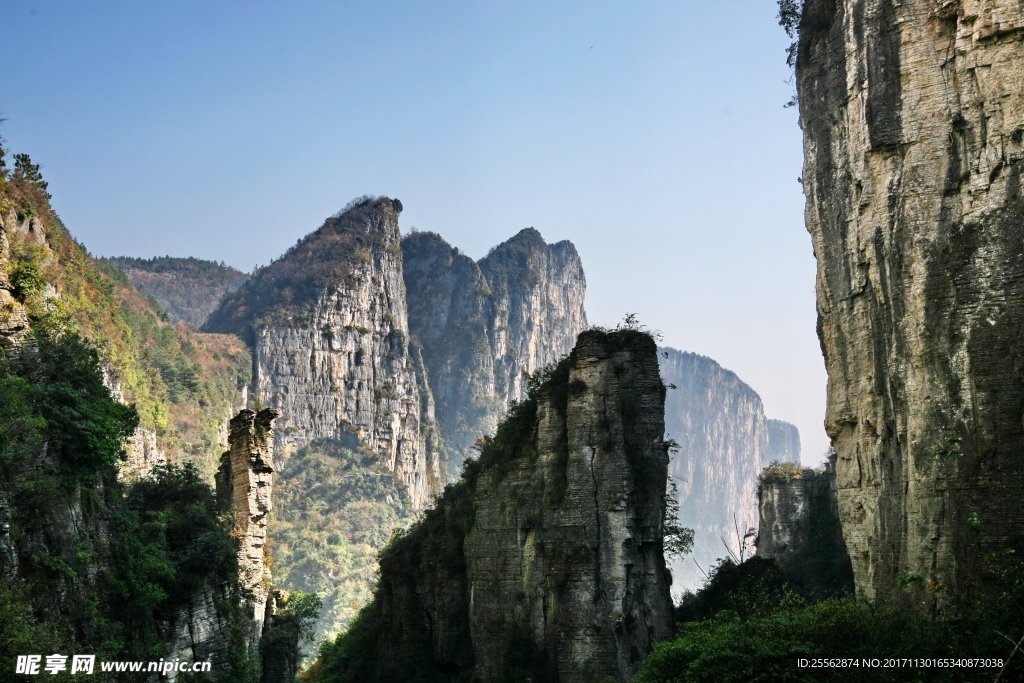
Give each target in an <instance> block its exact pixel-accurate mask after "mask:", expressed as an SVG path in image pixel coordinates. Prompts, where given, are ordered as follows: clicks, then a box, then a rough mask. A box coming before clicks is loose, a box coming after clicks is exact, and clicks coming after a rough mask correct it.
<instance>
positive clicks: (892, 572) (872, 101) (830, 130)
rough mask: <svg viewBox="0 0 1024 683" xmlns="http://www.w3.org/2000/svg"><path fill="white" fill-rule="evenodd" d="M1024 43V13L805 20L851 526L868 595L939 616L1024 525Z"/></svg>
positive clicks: (816, 202) (979, 9)
mask: <svg viewBox="0 0 1024 683" xmlns="http://www.w3.org/2000/svg"><path fill="white" fill-rule="evenodd" d="M1022 33H1024V7H1022V5H1021V4H1020V3H1019V2H1016V0H946V1H943V2H936V1H933V0H903V1H901V2H893V1H892V0H856V1H855V0H841V1H839V2H831V1H828V2H826V1H825V0H808V2H807V3H806V5H805V8H804V16H803V20H802V21H801V31H800V42H799V51H798V60H797V84H798V93H799V104H800V125H801V128H802V129H803V134H804V172H803V187H804V192H805V194H806V199H807V205H806V212H805V216H806V223H807V228H808V230H809V232H810V233H811V238H812V243H813V247H814V253H815V256H816V257H817V261H818V274H817V297H818V313H819V335H820V338H821V344H822V349H823V351H824V354H825V360H826V368H827V371H828V378H829V379H828V408H827V415H826V430H827V432H828V434H829V436H830V437H831V439H832V443H833V446H834V448H835V450H836V452H837V454H838V461H837V478H838V486H839V511H840V516H841V519H842V523H843V532H844V535H845V537H846V543H847V546H848V548H849V551H850V556H851V559H852V562H853V570H854V576H855V578H856V585H857V589H858V591H859V592H860V593H862V594H863V595H864V596H865V597H867V598H870V599H879V600H884V601H895V602H912V603H913V604H914V605H915V606H916V607H917V608H918V609H920V610H921V611H922V612H927V613H931V614H936V615H943V614H950V613H954V612H956V609H957V608H956V606H957V603H958V601H960V600H961V599H964V598H969V597H970V595H972V594H973V593H974V592H975V591H977V590H979V589H980V590H982V591H984V590H986V586H987V585H988V584H989V582H990V581H991V579H992V577H993V576H995V575H996V572H995V571H994V570H997V569H998V568H999V566H1000V563H1001V562H1002V561H1003V560H1001V559H1000V558H1004V557H1007V556H1006V555H1005V554H1004V553H1003V550H1004V549H1005V548H1006V546H1007V544H1008V543H1009V542H1010V541H1011V539H1013V538H1014V537H1015V536H1016V535H1018V534H1019V532H1020V520H1021V519H1022V516H1024V498H1022V497H1021V495H1020V492H1021V490H1022V489H1024V460H1022V459H1021V457H1020V453H1021V450H1022V448H1024V428H1022V423H1021V410H1020V405H1021V404H1020V397H1021V396H1022V395H1024V359H1022V356H1021V353H1020V344H1019V339H1020V330H1021V328H1022V326H1024V259H1022V258H1021V254H1022V253H1024V231H1022V230H1021V223H1022V221H1024V198H1022V195H1021V170H1022V164H1024V135H1022V132H1024V91H1022V90H1021V88H1020V81H1021V78H1022V76H1024V43H1022V42H1021V41H1020V36H1021V35H1022ZM972 515H976V517H975V518H976V519H978V520H979V522H980V528H979V527H972V525H971V524H970V523H969V521H968V520H969V519H972ZM901 575H902V576H911V577H920V578H921V579H923V581H922V582H921V583H925V582H927V583H929V584H931V585H933V586H937V587H938V588H939V589H941V590H934V591H908V590H903V589H901V588H900V583H899V579H900V577H901ZM932 582H934V583H932Z"/></svg>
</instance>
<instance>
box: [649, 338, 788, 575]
mask: <svg viewBox="0 0 1024 683" xmlns="http://www.w3.org/2000/svg"><path fill="white" fill-rule="evenodd" d="M659 354H660V355H659V361H660V366H661V375H662V377H663V378H664V380H665V383H666V384H668V385H669V386H670V387H675V388H674V389H672V388H670V390H669V392H668V396H667V398H666V400H665V429H666V431H667V434H668V438H670V439H672V440H674V441H675V442H676V443H677V444H678V445H679V448H678V450H676V451H675V452H674V453H673V454H672V461H671V463H670V464H669V474H670V475H671V476H672V477H673V479H674V481H675V484H676V487H677V489H678V493H679V519H680V522H681V523H682V524H683V526H686V527H690V528H692V529H693V530H694V548H693V553H692V555H691V556H690V557H689V558H686V559H685V560H683V561H679V560H677V561H676V562H674V563H673V565H672V572H673V576H674V578H675V582H674V583H675V586H676V587H677V588H688V589H696V588H698V587H699V586H700V585H701V584H702V583H703V582H704V580H705V578H706V576H705V573H704V572H706V571H708V568H709V567H710V566H713V565H714V564H716V561H717V558H721V557H725V556H726V555H727V554H728V552H729V551H731V552H732V553H734V554H735V555H737V556H739V555H741V554H744V555H745V554H746V553H747V552H749V550H750V548H749V537H748V536H747V534H748V531H749V530H750V529H752V528H756V526H757V521H758V506H757V478H758V475H759V474H760V473H761V470H763V469H764V468H765V467H767V466H768V465H769V464H771V463H772V462H773V461H776V460H778V461H782V462H799V461H800V436H799V433H798V431H797V429H796V427H794V426H793V425H791V424H789V423H786V422H781V421H779V420H769V419H767V418H766V417H765V415H764V407H763V405H762V403H761V397H760V396H758V394H757V392H755V391H754V390H753V389H751V388H750V387H749V386H748V385H747V384H746V383H744V382H743V381H742V380H741V379H740V378H739V377H737V376H736V374H735V373H733V372H730V371H729V370H726V369H724V368H723V367H722V366H720V365H719V364H718V363H716V362H715V361H713V360H711V359H710V358H706V357H704V356H699V355H697V354H694V353H684V352H681V351H677V350H675V349H672V348H660V349H659ZM745 537H746V538H745ZM726 547H728V548H729V550H728V551H727V550H726Z"/></svg>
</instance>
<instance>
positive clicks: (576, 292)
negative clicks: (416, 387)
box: [402, 228, 587, 478]
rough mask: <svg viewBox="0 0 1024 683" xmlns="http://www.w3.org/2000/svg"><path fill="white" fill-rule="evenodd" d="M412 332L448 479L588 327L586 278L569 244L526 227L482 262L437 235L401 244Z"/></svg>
mask: <svg viewBox="0 0 1024 683" xmlns="http://www.w3.org/2000/svg"><path fill="white" fill-rule="evenodd" d="M402 251H403V254H404V263H403V273H404V277H405V285H406V290H407V292H408V294H407V296H408V302H409V329H410V332H411V333H412V334H413V336H414V337H415V339H416V340H418V342H419V343H420V344H422V347H423V360H424V363H425V365H426V369H427V375H428V377H429V383H430V389H431V393H432V395H433V398H434V401H435V405H436V414H437V422H438V425H439V427H440V429H441V435H442V437H443V439H444V461H445V463H446V465H447V469H448V473H449V477H450V478H454V477H455V476H457V474H458V470H459V467H461V464H462V461H463V459H464V458H465V457H466V455H467V454H469V453H470V451H471V449H472V447H473V444H474V442H475V441H476V439H477V438H478V437H480V436H481V435H483V434H489V433H493V432H494V428H495V427H496V426H497V423H498V419H499V418H500V417H501V414H502V413H503V412H504V410H505V408H506V407H507V406H508V404H509V403H510V402H511V401H513V400H520V399H522V398H523V397H524V396H525V389H526V388H525V384H524V380H523V377H524V373H525V374H526V375H531V374H533V373H534V372H536V371H537V370H539V369H540V368H543V367H544V366H546V365H548V364H549V363H553V362H555V361H556V360H558V359H560V358H562V357H563V356H565V355H566V354H567V353H569V351H571V350H572V346H573V344H574V343H575V340H576V337H577V335H579V333H580V332H582V331H583V330H584V329H586V327H587V317H586V313H585V312H584V310H583V303H584V296H585V293H586V279H585V277H584V273H583V264H582V262H581V261H580V258H579V255H578V254H577V253H576V249H575V247H573V245H572V244H571V243H570V242H558V243H556V244H552V245H548V244H546V243H545V242H544V240H543V238H542V237H541V235H540V233H539V232H537V231H536V230H534V229H533V228H527V229H525V230H523V231H521V232H520V233H519V234H517V235H516V236H515V237H513V238H511V239H510V240H508V241H506V242H503V243H502V244H500V245H498V246H497V247H495V248H494V249H492V250H491V252H490V253H489V254H488V255H487V256H486V257H485V258H483V259H481V260H480V262H479V263H476V262H474V261H473V260H472V259H471V258H469V257H468V256H466V255H465V254H462V253H460V252H459V250H458V249H455V248H453V247H451V246H450V245H449V244H448V243H447V242H445V241H444V240H443V239H442V238H441V237H440V236H439V235H436V234H434V233H430V232H416V233H412V234H411V235H408V236H407V237H405V239H403V240H402Z"/></svg>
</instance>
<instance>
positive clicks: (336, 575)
mask: <svg viewBox="0 0 1024 683" xmlns="http://www.w3.org/2000/svg"><path fill="white" fill-rule="evenodd" d="M272 514H273V517H272V521H271V524H272V528H273V539H272V545H271V549H270V550H271V554H272V555H273V558H274V559H273V561H274V580H275V583H277V584H278V585H281V586H284V587H286V588H288V589H290V590H297V591H303V592H305V593H311V594H317V595H319V596H320V597H321V598H322V599H323V603H324V610H323V612H322V614H321V616H320V618H319V620H318V622H317V623H316V632H317V635H318V639H319V638H322V637H328V636H330V637H334V636H335V635H337V633H338V632H340V631H342V630H344V629H345V628H347V627H348V625H349V622H350V621H351V620H352V619H353V618H354V617H355V615H356V613H358V611H359V609H360V608H362V607H363V606H364V605H365V604H366V603H367V602H369V601H370V599H371V597H372V586H373V579H374V574H375V571H376V565H377V553H378V552H379V551H380V549H381V548H383V547H384V545H385V544H386V543H387V541H388V539H389V538H390V536H391V533H392V531H393V530H395V529H397V528H400V527H403V526H406V525H408V524H409V523H410V522H411V521H412V509H411V507H410V504H409V499H408V495H407V494H406V492H405V490H404V489H403V488H402V486H401V485H400V484H398V483H397V482H396V481H395V479H394V476H393V475H392V474H391V473H390V472H389V471H388V470H387V469H386V468H384V467H382V466H381V465H380V464H379V463H378V462H377V458H376V456H374V455H372V454H369V453H366V452H365V451H364V450H362V449H361V447H360V445H359V442H358V440H357V439H356V438H355V437H352V436H349V437H348V438H344V439H321V440H317V441H314V442H312V443H310V444H308V445H307V446H305V447H303V448H301V449H299V450H298V451H296V452H295V453H294V454H293V455H292V456H291V457H289V458H288V459H287V460H284V461H283V462H282V463H281V464H280V470H279V472H278V474H277V480H276V482H275V486H274V511H273V513H272Z"/></svg>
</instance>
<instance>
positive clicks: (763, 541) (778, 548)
mask: <svg viewBox="0 0 1024 683" xmlns="http://www.w3.org/2000/svg"><path fill="white" fill-rule="evenodd" d="M757 500H758V512H759V517H760V519H759V524H758V531H757V555H758V557H762V558H765V559H768V560H774V561H775V564H776V566H777V567H778V569H779V571H780V572H781V573H782V575H783V577H784V578H785V579H786V580H787V581H790V582H792V583H794V584H795V585H797V586H799V587H801V588H802V589H804V590H805V591H807V592H809V593H812V594H816V595H817V596H819V597H825V596H828V595H835V594H837V593H846V594H849V593H851V592H852V591H853V567H852V566H851V564H850V556H849V555H848V554H847V552H846V543H845V541H844V540H843V529H842V525H841V524H840V523H839V500H838V488H837V486H836V469H835V458H834V457H833V458H832V459H831V460H830V461H829V462H827V463H826V464H825V465H824V466H823V467H822V468H821V469H811V468H809V467H800V466H799V465H797V464H777V465H774V466H772V467H770V468H768V469H766V470H765V471H764V472H763V473H762V474H761V477H760V479H759V481H758V487H757Z"/></svg>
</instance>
